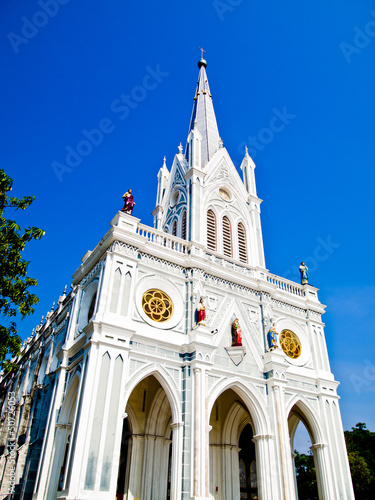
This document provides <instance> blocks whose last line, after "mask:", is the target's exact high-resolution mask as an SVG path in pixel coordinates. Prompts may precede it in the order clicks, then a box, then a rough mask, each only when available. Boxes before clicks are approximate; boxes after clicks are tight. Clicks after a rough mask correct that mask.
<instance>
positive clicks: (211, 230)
mask: <svg viewBox="0 0 375 500" xmlns="http://www.w3.org/2000/svg"><path fill="white" fill-rule="evenodd" d="M207 246H208V248H209V249H210V250H215V251H216V217H215V214H214V213H213V211H212V210H208V212H207Z"/></svg>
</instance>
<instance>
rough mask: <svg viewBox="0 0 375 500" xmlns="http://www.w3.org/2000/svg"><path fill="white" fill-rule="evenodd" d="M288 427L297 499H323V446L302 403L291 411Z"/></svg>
mask: <svg viewBox="0 0 375 500" xmlns="http://www.w3.org/2000/svg"><path fill="white" fill-rule="evenodd" d="M288 427H289V436H290V448H291V454H292V460H293V465H294V485H295V491H296V498H298V500H320V499H323V496H322V488H321V486H322V485H321V477H320V474H319V467H320V465H321V464H320V462H321V456H320V453H321V451H322V450H321V445H320V444H319V439H318V436H317V431H316V429H314V426H313V425H312V423H311V419H309V418H308V412H307V411H306V408H304V405H303V404H302V403H301V402H299V403H297V404H295V405H294V406H293V408H292V409H291V411H290V413H289V418H288Z"/></svg>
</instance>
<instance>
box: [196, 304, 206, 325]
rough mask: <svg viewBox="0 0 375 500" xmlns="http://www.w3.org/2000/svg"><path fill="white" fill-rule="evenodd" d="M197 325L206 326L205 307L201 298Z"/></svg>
mask: <svg viewBox="0 0 375 500" xmlns="http://www.w3.org/2000/svg"><path fill="white" fill-rule="evenodd" d="M197 324H198V325H205V324H206V307H205V305H204V303H203V298H202V299H201V300H200V301H199V306H198V321H197Z"/></svg>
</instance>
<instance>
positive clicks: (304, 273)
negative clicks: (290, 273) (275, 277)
mask: <svg viewBox="0 0 375 500" xmlns="http://www.w3.org/2000/svg"><path fill="white" fill-rule="evenodd" d="M299 272H300V273H301V284H302V285H307V284H308V282H309V270H308V267H307V266H305V263H304V262H301V265H300V266H299Z"/></svg>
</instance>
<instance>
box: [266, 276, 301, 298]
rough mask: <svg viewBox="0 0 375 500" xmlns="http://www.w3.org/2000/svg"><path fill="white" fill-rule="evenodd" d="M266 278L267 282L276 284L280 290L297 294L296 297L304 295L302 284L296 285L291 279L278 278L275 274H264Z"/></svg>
mask: <svg viewBox="0 0 375 500" xmlns="http://www.w3.org/2000/svg"><path fill="white" fill-rule="evenodd" d="M266 280H267V282H268V283H271V284H272V285H276V287H277V288H279V289H280V290H284V291H285V292H289V293H292V294H293V295H298V297H304V296H305V294H304V289H303V287H302V285H298V284H297V283H293V282H292V281H289V280H285V279H283V278H280V277H279V276H276V275H275V274H266Z"/></svg>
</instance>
